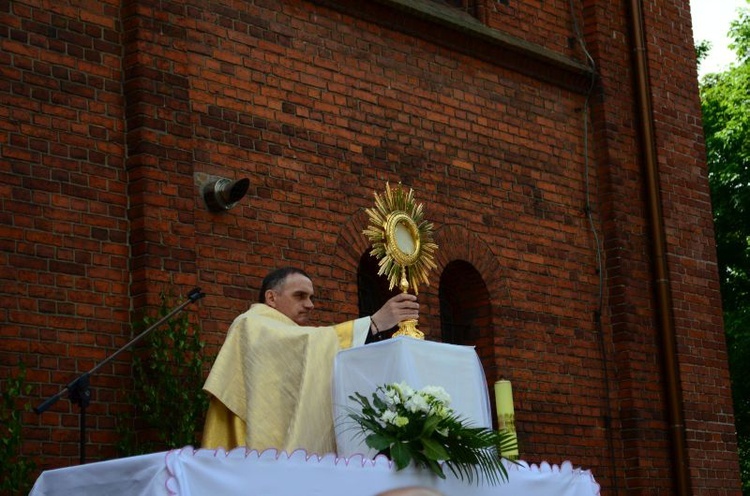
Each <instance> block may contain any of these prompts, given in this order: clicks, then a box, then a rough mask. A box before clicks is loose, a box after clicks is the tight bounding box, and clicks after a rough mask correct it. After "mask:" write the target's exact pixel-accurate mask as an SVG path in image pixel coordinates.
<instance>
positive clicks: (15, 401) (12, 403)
mask: <svg viewBox="0 0 750 496" xmlns="http://www.w3.org/2000/svg"><path fill="white" fill-rule="evenodd" d="M19 370H20V372H19V373H18V375H17V376H16V377H10V378H8V379H6V380H5V381H3V382H2V383H0V384H1V385H0V391H1V393H0V400H2V408H1V409H0V436H1V437H0V467H2V478H0V494H28V492H29V490H30V489H31V484H32V480H31V476H32V474H33V473H34V472H35V471H36V463H34V461H33V460H29V459H28V458H25V457H23V456H22V455H21V448H22V445H23V436H22V429H23V414H24V412H28V411H29V410H31V405H30V404H29V403H28V402H27V403H24V404H23V405H22V404H21V398H22V397H23V396H26V395H28V394H29V391H30V390H31V385H29V384H26V368H25V367H24V366H23V364H20V365H19Z"/></svg>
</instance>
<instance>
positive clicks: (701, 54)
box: [695, 41, 711, 65]
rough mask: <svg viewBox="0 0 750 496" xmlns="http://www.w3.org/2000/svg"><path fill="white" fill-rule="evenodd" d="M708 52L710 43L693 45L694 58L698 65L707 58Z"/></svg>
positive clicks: (704, 42)
mask: <svg viewBox="0 0 750 496" xmlns="http://www.w3.org/2000/svg"><path fill="white" fill-rule="evenodd" d="M710 51H711V42H710V41H701V42H699V43H698V44H697V45H695V58H696V59H697V60H698V65H701V62H703V61H704V60H706V57H708V52H710Z"/></svg>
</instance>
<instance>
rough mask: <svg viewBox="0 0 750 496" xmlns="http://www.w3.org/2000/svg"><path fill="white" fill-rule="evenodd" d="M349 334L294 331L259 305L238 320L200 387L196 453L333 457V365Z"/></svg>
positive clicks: (344, 328) (343, 329) (345, 329)
mask: <svg viewBox="0 0 750 496" xmlns="http://www.w3.org/2000/svg"><path fill="white" fill-rule="evenodd" d="M353 327H354V321H349V322H345V323H343V324H339V325H337V326H333V327H306V326H299V325H297V324H296V323H294V321H292V320H291V319H290V318H288V317H287V316H285V315H284V314H282V313H281V312H279V311H277V310H275V309H273V308H271V307H269V306H267V305H264V304H261V303H257V304H254V305H253V306H252V307H250V309H249V310H248V311H247V312H245V313H243V314H242V315H240V316H239V317H237V318H236V319H235V320H234V322H233V323H232V325H231V327H230V328H229V331H228V333H227V337H226V340H225V342H224V345H223V346H222V348H221V351H220V352H219V355H218V356H217V358H216V361H215V363H214V365H213V367H212V368H211V373H210V374H209V376H208V379H206V383H205V385H204V386H203V389H204V390H205V391H207V392H208V393H209V394H211V396H212V398H211V404H210V406H209V409H208V413H207V416H206V424H205V428H204V432H203V441H202V447H204V448H212V449H215V448H219V447H223V448H225V449H227V450H229V449H232V448H234V447H236V446H247V447H249V448H251V449H257V450H258V451H263V450H265V449H268V448H276V449H278V450H280V451H286V452H288V453H291V452H292V451H294V450H295V449H304V450H306V451H307V452H308V453H309V454H313V453H316V454H319V455H324V454H326V453H333V452H335V451H336V438H335V434H334V426H333V407H332V405H331V377H332V371H333V361H334V357H335V356H336V353H337V352H338V351H339V350H340V349H342V348H349V347H351V345H352V336H353Z"/></svg>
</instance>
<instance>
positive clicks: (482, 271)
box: [430, 224, 511, 390]
mask: <svg viewBox="0 0 750 496" xmlns="http://www.w3.org/2000/svg"><path fill="white" fill-rule="evenodd" d="M435 242H436V243H437V244H438V246H439V248H438V251H437V256H436V260H435V261H436V264H437V273H438V274H441V275H442V274H443V273H444V272H445V269H446V267H447V266H448V265H449V264H450V263H451V262H456V261H462V262H465V263H468V264H469V265H471V266H472V267H473V269H475V270H476V272H477V273H478V274H479V276H480V277H481V279H482V281H483V282H484V285H485V287H486V292H487V295H488V297H489V302H488V303H489V305H490V311H489V315H488V316H486V318H485V319H483V320H484V321H485V322H486V325H487V326H488V332H487V333H482V335H480V336H479V338H478V340H477V342H475V343H473V344H474V345H475V346H476V347H477V352H478V354H479V355H480V357H482V364H483V366H484V372H485V375H486V376H487V381H488V382H489V383H493V382H494V381H495V380H496V379H498V378H499V375H498V367H499V363H498V362H499V357H498V356H497V353H496V351H497V349H496V347H495V345H494V341H495V339H494V338H495V336H496V335H497V331H496V328H497V326H498V325H499V322H500V321H502V316H503V314H504V309H505V308H508V307H509V306H511V305H510V291H509V289H508V286H507V284H506V283H505V281H506V280H507V276H506V270H505V269H504V268H503V266H502V265H501V264H500V263H499V261H498V259H497V257H496V256H495V254H493V253H492V250H490V247H489V246H488V245H487V243H485V242H484V240H482V239H481V237H480V236H478V235H477V234H475V233H473V232H471V231H469V230H468V229H466V228H465V227H463V226H461V225H458V224H448V225H444V226H441V227H440V228H439V229H437V230H436V231H435ZM430 304H431V305H434V308H439V306H440V300H439V296H438V295H437V291H436V294H435V300H434V302H432V301H431V302H430ZM436 325H438V328H437V330H438V331H439V325H440V321H439V316H438V320H436ZM490 390H491V388H490Z"/></svg>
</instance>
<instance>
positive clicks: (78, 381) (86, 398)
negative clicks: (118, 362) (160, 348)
mask: <svg viewBox="0 0 750 496" xmlns="http://www.w3.org/2000/svg"><path fill="white" fill-rule="evenodd" d="M204 296H206V294H205V293H202V292H201V288H194V289H193V290H192V291H190V292H189V293H188V295H187V300H185V301H184V302H182V303H181V304H180V305H179V306H177V307H175V308H174V309H172V310H171V311H170V312H169V313H168V314H167V315H165V316H164V317H162V318H161V319H159V320H158V321H157V322H155V323H154V324H153V325H152V326H150V327H149V328H148V329H146V330H145V331H143V332H142V333H140V334H139V335H137V336H136V337H134V338H133V339H131V340H130V342H128V343H127V344H126V345H125V346H123V347H122V348H120V349H119V350H117V351H115V352H114V353H112V354H111V355H110V356H108V357H107V358H105V359H104V360H102V361H101V362H99V363H98V364H97V365H96V366H94V368H92V369H91V370H89V371H88V372H84V373H83V374H81V375H80V376H78V377H77V378H75V379H74V380H73V381H71V382H70V383H68V385H67V386H65V387H64V388H62V389H61V390H60V391H59V392H58V393H57V394H55V395H54V396H52V397H50V398H48V399H47V400H46V401H45V402H44V403H42V404H41V405H39V406H37V407H36V408H34V412H36V413H37V414H42V413H44V412H45V411H47V409H49V407H51V406H52V405H54V404H55V403H56V402H57V400H59V399H60V398H61V397H62V396H63V395H64V394H65V393H66V392H67V393H68V397H69V398H70V401H72V402H73V403H77V404H78V406H79V407H80V408H81V414H80V421H79V423H80V427H79V430H80V434H81V436H80V448H79V455H80V463H81V465H83V464H84V463H86V407H87V406H88V405H89V403H91V390H90V389H89V378H90V376H91V374H93V373H94V372H96V371H97V370H99V369H100V368H102V367H103V366H104V365H106V364H107V363H109V362H110V361H111V360H112V359H114V358H115V357H116V356H117V355H119V354H120V353H122V352H123V351H125V350H127V349H128V348H130V347H131V346H133V345H134V344H135V343H137V342H138V341H140V340H141V339H143V338H144V337H146V336H147V335H148V334H149V333H150V332H151V331H153V330H154V329H156V328H157V327H159V326H160V325H162V324H163V323H164V322H166V321H167V320H169V319H170V318H172V317H173V316H174V315H175V314H177V313H178V312H180V311H182V309H183V308H185V307H186V306H188V305H189V304H191V303H193V302H196V301H198V300H200V299H201V298H203V297H204Z"/></svg>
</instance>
